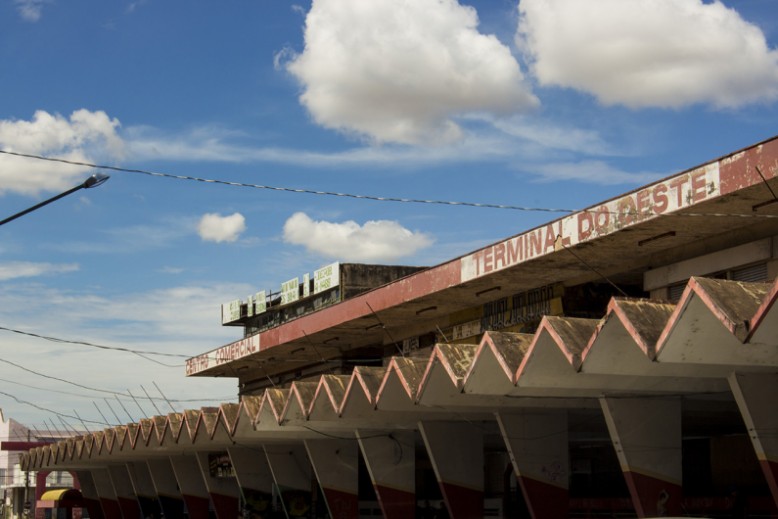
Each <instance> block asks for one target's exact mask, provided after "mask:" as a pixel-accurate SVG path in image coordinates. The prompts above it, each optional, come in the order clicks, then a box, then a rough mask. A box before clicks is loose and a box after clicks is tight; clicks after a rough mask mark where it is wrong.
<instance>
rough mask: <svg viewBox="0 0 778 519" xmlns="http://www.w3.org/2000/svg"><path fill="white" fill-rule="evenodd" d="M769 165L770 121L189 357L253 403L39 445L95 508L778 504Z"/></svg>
mask: <svg viewBox="0 0 778 519" xmlns="http://www.w3.org/2000/svg"><path fill="white" fill-rule="evenodd" d="M776 177H778V139H772V140H768V141H765V142H763V143H760V144H757V145H755V146H752V147H750V148H748V149H745V150H742V151H740V152H737V153H733V154H731V155H728V156H726V157H723V158H721V159H718V160H715V161H711V162H709V163H707V164H704V165H702V166H700V167H697V168H693V169H691V170H689V171H685V172H682V173H679V174H678V175H674V176H673V177H670V178H668V179H665V180H662V181H659V182H656V183H654V184H651V185H649V186H646V187H644V188H641V189H638V190H636V191H634V192H631V193H627V194H625V195H623V196H621V197H618V198H616V199H613V200H610V201H606V202H603V203H602V204H598V205H597V206H594V207H592V208H589V209H586V210H583V211H580V212H577V213H573V214H570V215H567V216H565V217H563V218H560V219H558V220H556V221H553V222H550V223H548V224H547V225H543V226H540V227H538V228H536V229H532V230H530V231H527V232H524V233H522V234H519V235H516V236H513V237H510V238H507V239H505V240H503V241H501V242H498V243H495V244H492V245H490V246H488V247H484V248H483V249H481V250H478V251H474V252H473V253H471V254H468V255H465V256H462V257H460V258H456V259H454V260H451V261H449V262H446V263H444V264H441V265H438V266H435V267H431V268H429V269H426V270H421V271H419V272H416V273H413V274H410V275H407V276H405V277H402V278H401V279H398V280H396V281H393V282H390V283H388V284H384V285H382V286H379V287H376V288H373V289H371V290H367V291H364V292H362V293H360V294H358V295H355V296H353V297H350V298H347V299H345V300H343V301H341V302H338V303H337V304H333V305H330V306H327V307H324V308H321V309H319V310H317V311H315V312H310V313H305V314H303V315H300V316H299V317H297V318H295V319H291V320H288V321H286V322H283V323H282V324H280V325H278V326H274V327H270V328H267V329H263V330H262V331H259V332H257V333H252V334H249V335H248V336H247V337H245V338H244V339H242V340H241V341H237V342H236V343H233V344H231V345H226V346H223V347H221V348H218V349H216V350H213V351H212V352H207V353H204V354H202V355H198V356H195V357H193V358H192V359H190V361H189V362H188V364H187V375H189V376H237V378H238V379H239V384H240V387H241V394H240V395H239V402H238V403H225V404H223V405H221V406H219V407H213V408H203V409H198V410H190V411H186V412H183V413H172V414H169V415H167V416H156V417H152V418H148V419H143V420H141V421H140V422H138V423H130V424H126V425H121V426H118V427H114V428H109V429H106V430H104V431H99V432H94V433H92V434H88V435H85V436H81V437H77V438H70V439H68V440H64V441H61V442H59V443H57V444H53V445H51V446H46V447H41V448H36V449H33V450H31V451H30V452H29V453H28V454H26V455H25V456H24V457H23V464H24V466H25V467H28V468H30V469H32V470H73V471H75V472H76V473H77V474H78V477H79V480H80V482H81V488H82V492H83V493H84V496H85V497H86V498H88V499H89V503H90V508H89V510H90V516H91V517H100V516H102V517H108V518H113V517H125V518H129V517H131V518H133V519H134V518H135V517H139V516H141V515H142V516H144V517H145V516H146V515H148V514H152V513H155V514H157V515H158V514H159V512H161V511H164V514H165V517H167V518H172V517H183V516H184V511H186V512H187V513H188V516H189V517H208V513H209V510H210V511H212V513H214V514H215V515H216V516H217V517H219V518H234V517H239V516H240V514H241V513H243V511H245V512H246V513H247V514H250V513H253V514H254V515H253V517H272V515H271V510H273V509H275V510H276V511H278V512H279V513H282V514H285V515H286V516H287V517H320V516H323V514H324V512H325V511H326V513H327V514H329V516H330V517H333V518H358V517H377V516H383V517H388V518H394V517H398V518H399V517H413V516H414V515H416V516H418V517H424V516H426V515H425V514H427V513H428V512H429V510H428V508H435V507H439V506H445V507H446V508H447V509H448V514H449V516H451V517H454V518H460V517H461V518H471V517H485V516H501V517H520V516H523V515H521V514H522V513H525V514H529V515H531V516H532V517H535V518H560V517H568V516H570V517H606V516H607V517H610V516H613V515H614V514H626V515H625V516H629V514H632V515H633V516H634V515H637V516H639V517H650V516H661V515H684V514H697V515H703V514H708V515H710V516H715V515H717V514H718V515H723V514H729V515H727V516H728V517H731V516H733V515H732V514H737V513H742V514H762V515H763V516H770V514H773V516H778V440H777V439H776V434H775V431H776V430H777V429H778V411H777V410H778V407H776V405H775V401H774V400H775V396H776V395H778V305H775V304H774V303H775V302H776V299H778V282H776V274H778V218H776V217H777V216H778V199H776V198H775V195H774V193H775V192H778V179H777V178H776ZM622 292H623V293H622ZM624 294H629V296H625V295H624ZM248 329H249V327H248V326H247V330H248ZM408 344H413V345H416V346H418V349H413V348H403V345H408ZM414 347H415V346H414ZM249 516H250V515H249ZM282 516H283V515H282ZM742 516H743V517H746V516H747V515H742Z"/></svg>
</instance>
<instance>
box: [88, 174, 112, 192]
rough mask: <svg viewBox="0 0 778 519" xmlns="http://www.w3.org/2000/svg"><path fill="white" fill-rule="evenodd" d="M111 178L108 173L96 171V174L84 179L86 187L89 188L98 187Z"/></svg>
mask: <svg viewBox="0 0 778 519" xmlns="http://www.w3.org/2000/svg"><path fill="white" fill-rule="evenodd" d="M109 178H111V177H110V176H108V175H104V174H102V173H95V174H94V175H92V176H91V177H89V178H88V179H86V180H85V181H84V187H85V188H87V189H89V188H92V187H97V186H99V185H101V184H104V183H105V181H106V180H108V179H109Z"/></svg>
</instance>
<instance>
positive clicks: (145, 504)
mask: <svg viewBox="0 0 778 519" xmlns="http://www.w3.org/2000/svg"><path fill="white" fill-rule="evenodd" d="M127 474H129V476H130V481H131V482H132V488H133V490H134V492H135V496H136V497H137V498H138V504H139V505H140V509H141V517H160V516H161V515H162V507H161V506H160V504H159V499H157V492H156V490H154V482H153V481H152V480H151V472H149V466H148V465H147V464H146V462H145V461H133V462H130V463H128V464H127Z"/></svg>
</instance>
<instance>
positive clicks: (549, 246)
mask: <svg viewBox="0 0 778 519" xmlns="http://www.w3.org/2000/svg"><path fill="white" fill-rule="evenodd" d="M555 242H556V234H554V226H553V225H551V224H548V225H547V226H546V246H545V252H548V251H549V250H552V251H553V250H554V243H555Z"/></svg>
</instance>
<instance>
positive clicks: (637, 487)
mask: <svg viewBox="0 0 778 519" xmlns="http://www.w3.org/2000/svg"><path fill="white" fill-rule="evenodd" d="M624 478H625V479H626V480H627V487H628V488H629V494H630V496H631V497H632V503H633V504H634V505H635V511H636V512H637V513H638V516H639V517H647V516H663V515H681V511H682V510H681V499H682V497H683V490H682V488H681V486H680V485H676V484H675V483H671V482H669V481H663V480H661V479H658V478H653V477H651V476H646V475H643V474H639V473H637V472H631V471H625V472H624Z"/></svg>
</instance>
